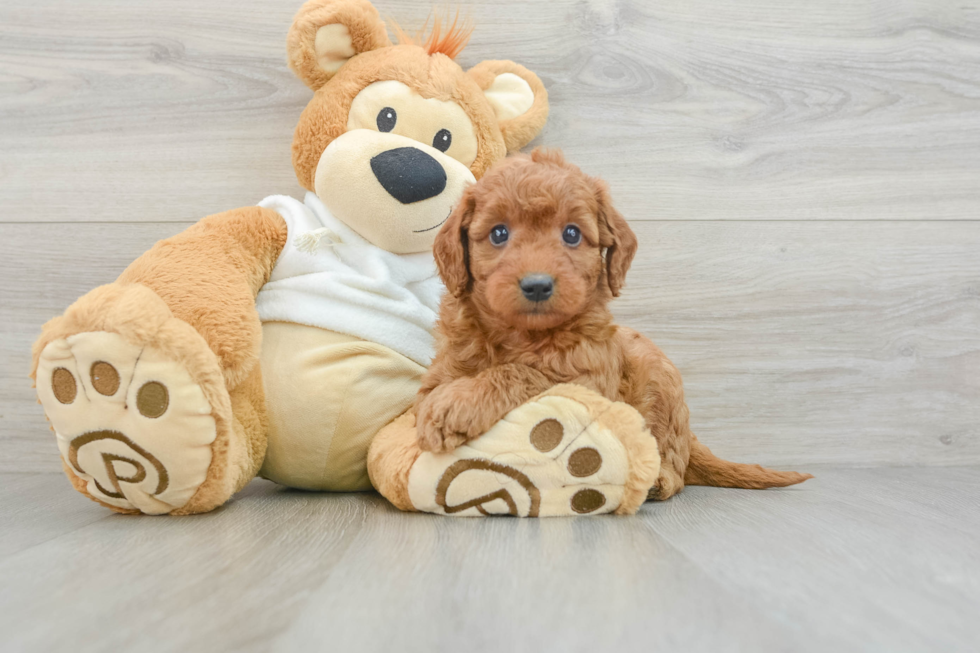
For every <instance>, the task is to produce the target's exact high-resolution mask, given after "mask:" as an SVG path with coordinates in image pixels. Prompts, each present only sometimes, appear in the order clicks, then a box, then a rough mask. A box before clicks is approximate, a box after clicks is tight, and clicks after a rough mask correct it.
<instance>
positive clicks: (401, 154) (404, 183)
mask: <svg viewBox="0 0 980 653" xmlns="http://www.w3.org/2000/svg"><path fill="white" fill-rule="evenodd" d="M371 170H372V171H373V172H374V176H375V178H377V180H378V181H379V182H380V183H381V185H382V186H384V189H385V190H386V191H388V194H389V195H391V196H392V197H394V198H395V199H396V200H398V201H399V202H401V203H402V204H411V203H412V202H421V201H422V200H427V199H429V198H430V197H435V196H436V195H438V194H439V193H441V192H442V191H443V190H445V188H446V171H445V170H443V168H442V166H441V165H439V162H438V161H436V160H435V159H433V158H432V157H431V156H429V155H428V154H426V153H425V152H423V151H422V150H420V149H418V148H415V147H397V148H395V149H393V150H387V151H385V152H382V153H381V154H379V155H377V156H375V157H374V158H373V159H371Z"/></svg>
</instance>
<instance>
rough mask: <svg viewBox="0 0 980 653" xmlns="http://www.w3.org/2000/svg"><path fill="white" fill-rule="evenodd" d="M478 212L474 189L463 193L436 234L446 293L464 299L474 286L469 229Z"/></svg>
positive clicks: (436, 257)
mask: <svg viewBox="0 0 980 653" xmlns="http://www.w3.org/2000/svg"><path fill="white" fill-rule="evenodd" d="M475 210H476V198H474V197H473V186H470V187H469V188H467V189H466V190H465V191H464V192H463V198H462V199H461V200H460V201H459V204H457V205H456V208H455V209H453V212H452V215H450V216H449V219H448V220H446V224H444V225H443V226H442V229H440V230H439V233H438V234H437V235H436V241H435V244H433V246H432V253H433V255H434V256H435V259H436V265H437V266H438V267H439V276H441V277H442V282H443V283H444V284H446V290H448V291H449V293H450V294H451V295H452V296H454V297H462V296H463V293H465V292H466V291H467V289H468V288H469V285H470V251H469V234H468V233H467V229H468V228H469V226H470V221H471V220H472V219H473V211H475Z"/></svg>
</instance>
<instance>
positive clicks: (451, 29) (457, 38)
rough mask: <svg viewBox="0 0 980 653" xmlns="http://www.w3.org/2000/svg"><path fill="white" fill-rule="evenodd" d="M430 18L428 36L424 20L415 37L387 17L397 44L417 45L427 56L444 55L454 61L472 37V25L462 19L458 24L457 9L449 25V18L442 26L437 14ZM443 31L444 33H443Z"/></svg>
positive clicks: (426, 24) (427, 21)
mask: <svg viewBox="0 0 980 653" xmlns="http://www.w3.org/2000/svg"><path fill="white" fill-rule="evenodd" d="M432 16H433V21H432V31H431V32H429V35H428V36H425V30H426V28H427V27H428V26H429V19H428V18H426V19H425V24H424V25H422V29H420V30H419V31H418V33H417V34H415V36H410V35H409V34H408V33H406V32H405V30H403V29H402V28H401V26H400V25H399V24H398V23H396V22H395V21H394V20H393V19H392V18H390V17H389V18H388V22H389V23H391V29H392V31H394V33H395V37H396V38H397V39H398V43H399V44H401V45H417V46H419V47H421V48H423V49H424V50H425V51H426V52H427V53H429V54H444V55H446V56H447V57H449V58H450V59H455V58H456V56H457V55H458V54H459V53H460V52H462V51H463V48H465V47H466V44H467V43H469V42H470V36H472V35H473V25H472V23H470V21H469V20H467V19H463V21H462V22H460V20H459V10H458V9H457V10H456V16H455V18H453V22H452V24H451V25H449V24H448V23H449V18H448V17H447V18H446V23H447V25H446V26H444V25H443V21H442V20H441V19H440V18H439V13H438V12H435V13H434V14H432ZM443 30H445V33H443Z"/></svg>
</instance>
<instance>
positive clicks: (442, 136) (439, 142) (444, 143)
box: [432, 129, 453, 152]
mask: <svg viewBox="0 0 980 653" xmlns="http://www.w3.org/2000/svg"><path fill="white" fill-rule="evenodd" d="M452 144H453V135H452V133H451V132H450V131H449V130H448V129H440V130H439V133H438V134H436V137H435V138H433V139H432V147H434V148H436V149H437V150H439V151H440V152H445V151H446V150H448V149H449V146H450V145H452Z"/></svg>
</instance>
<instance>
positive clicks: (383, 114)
mask: <svg viewBox="0 0 980 653" xmlns="http://www.w3.org/2000/svg"><path fill="white" fill-rule="evenodd" d="M397 121H398V114H397V113H395V110H394V109H392V108H391V107H385V108H384V109H382V110H381V111H379V112H378V130H379V131H383V132H390V131H391V130H392V129H394V128H395V123H396V122H397Z"/></svg>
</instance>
